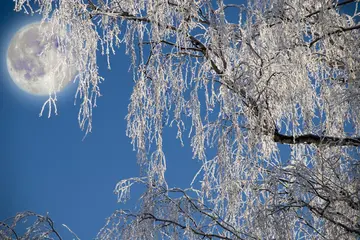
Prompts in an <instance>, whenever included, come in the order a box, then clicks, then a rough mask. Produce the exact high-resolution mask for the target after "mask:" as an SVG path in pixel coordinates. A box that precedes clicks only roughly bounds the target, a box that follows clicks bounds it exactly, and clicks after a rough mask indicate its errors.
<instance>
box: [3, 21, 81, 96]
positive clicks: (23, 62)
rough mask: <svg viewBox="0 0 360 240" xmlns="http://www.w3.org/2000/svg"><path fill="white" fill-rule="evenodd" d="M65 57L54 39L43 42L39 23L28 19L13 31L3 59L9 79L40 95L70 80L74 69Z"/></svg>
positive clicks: (63, 85)
mask: <svg viewBox="0 0 360 240" xmlns="http://www.w3.org/2000/svg"><path fill="white" fill-rule="evenodd" d="M41 27H46V25H45V24H44V25H42V26H41ZM66 60H67V58H66V55H65V53H64V51H60V50H59V44H58V40H57V39H56V38H54V39H53V40H52V41H50V43H49V42H47V43H45V42H44V41H43V36H42V35H41V32H40V23H32V24H29V25H26V26H25V27H23V28H21V29H20V30H19V31H18V32H16V34H15V35H14V37H13V38H12V40H11V43H10V45H9V48H8V51H7V59H6V62H7V68H8V71H9V74H10V76H11V78H12V80H13V81H14V82H15V84H16V85H17V86H18V87H19V88H20V89H22V90H23V91H25V92H27V93H29V94H32V95H40V96H41V95H48V94H49V93H54V92H59V91H61V90H62V89H63V88H64V87H65V86H66V85H67V84H68V83H69V82H70V81H71V80H72V78H73V76H74V75H75V71H74V68H73V67H71V66H70V64H69V63H67V62H66Z"/></svg>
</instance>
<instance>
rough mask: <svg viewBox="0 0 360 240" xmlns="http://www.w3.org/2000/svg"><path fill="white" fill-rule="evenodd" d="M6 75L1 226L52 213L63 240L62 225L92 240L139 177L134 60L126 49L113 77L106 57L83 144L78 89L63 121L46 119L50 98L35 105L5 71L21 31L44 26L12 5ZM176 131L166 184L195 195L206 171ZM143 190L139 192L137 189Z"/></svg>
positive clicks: (66, 100)
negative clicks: (197, 178)
mask: <svg viewBox="0 0 360 240" xmlns="http://www.w3.org/2000/svg"><path fill="white" fill-rule="evenodd" d="M0 11H1V15H0V16H1V21H0V24H1V25H0V26H1V33H2V35H1V38H0V43H1V45H0V51H1V61H0V63H1V74H0V115H1V118H0V142H1V144H0V220H3V219H5V218H7V217H10V216H13V215H15V214H16V213H17V212H19V211H24V210H31V211H34V212H37V213H39V214H46V212H49V214H50V217H51V218H52V219H53V220H54V221H55V226H56V228H57V229H58V230H59V232H60V233H61V234H62V235H63V238H64V239H70V238H69V235H67V234H66V232H67V231H66V230H65V229H64V228H63V227H62V226H61V224H62V223H64V224H66V225H68V226H69V227H70V228H71V229H72V230H73V231H74V232H75V233H77V235H78V236H79V237H80V238H81V239H92V238H94V237H95V236H96V234H97V232H98V231H99V230H100V228H101V227H103V225H104V224H105V218H106V217H109V216H110V215H111V213H112V212H113V211H115V210H116V209H118V208H121V207H125V208H131V205H133V204H134V203H135V202H136V196H139V194H140V190H139V191H133V192H132V196H134V198H132V199H131V201H130V203H129V205H127V206H124V205H121V204H117V201H116V200H117V199H116V195H114V194H113V190H114V187H115V184H116V183H117V182H118V181H119V180H121V179H124V178H128V177H134V176H139V168H138V166H137V164H136V152H133V151H132V146H131V144H130V139H129V138H127V137H126V136H125V130H126V121H125V120H124V118H125V115H126V114H127V105H128V103H129V98H130V94H131V91H132V87H133V81H132V73H131V72H128V69H129V57H128V56H126V55H125V54H124V49H120V50H119V51H118V52H117V55H116V56H115V57H114V58H112V67H113V69H112V70H111V71H108V70H107V68H106V59H105V58H104V57H101V56H99V66H100V74H101V75H102V76H104V77H105V79H106V80H105V82H104V83H103V84H101V91H102V94H103V97H101V98H100V99H99V101H98V107H97V108H96V109H95V110H94V114H93V115H94V118H93V133H91V134H90V135H88V136H87V137H86V139H85V140H84V141H82V138H83V136H84V132H81V130H80V129H79V126H78V123H77V112H78V106H74V105H73V102H74V101H73V100H74V97H73V96H74V93H75V85H73V86H71V87H70V88H68V89H67V90H66V91H65V92H64V93H63V94H60V97H59V101H58V110H59V115H58V116H53V117H51V118H50V119H48V118H47V117H42V118H39V116H38V115H39V111H40V109H41V106H42V103H43V101H44V100H46V99H44V98H39V97H32V96H29V95H27V94H26V93H23V92H21V90H19V89H17V87H16V86H15V85H14V83H13V82H12V80H11V79H10V76H9V74H8V72H7V69H6V50H7V47H8V45H9V42H10V40H11V37H12V36H13V35H14V34H15V32H16V31H17V30H18V29H20V28H21V27H22V26H24V25H26V24H28V23H31V22H33V21H37V20H39V19H40V17H39V16H34V17H31V16H29V15H25V14H23V13H15V12H13V3H12V1H9V0H7V1H3V2H2V4H1V9H0ZM175 136H176V129H175V128H172V129H169V128H167V129H166V130H165V141H164V145H165V146H164V147H165V154H166V157H167V160H168V163H167V167H168V170H167V173H166V177H167V180H168V183H169V185H170V186H173V187H188V186H189V184H190V182H191V180H192V176H193V175H194V174H195V172H196V171H197V170H198V167H199V166H200V165H199V164H198V163H197V161H196V160H193V159H192V154H191V150H190V149H189V148H188V147H187V148H186V147H185V148H181V147H180V143H179V141H178V140H176V139H175ZM135 190H136V189H135Z"/></svg>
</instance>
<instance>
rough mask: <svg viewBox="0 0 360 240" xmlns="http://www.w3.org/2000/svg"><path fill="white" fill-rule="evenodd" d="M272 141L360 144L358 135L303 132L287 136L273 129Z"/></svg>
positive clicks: (334, 144) (337, 144)
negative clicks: (348, 136)
mask: <svg viewBox="0 0 360 240" xmlns="http://www.w3.org/2000/svg"><path fill="white" fill-rule="evenodd" d="M274 141H275V142H278V143H284V144H300V143H304V144H316V145H321V144H322V145H330V146H355V147H359V146H360V137H358V138H340V137H330V136H318V135H315V134H304V135H299V136H288V135H284V134H281V133H279V132H278V131H277V130H275V133H274Z"/></svg>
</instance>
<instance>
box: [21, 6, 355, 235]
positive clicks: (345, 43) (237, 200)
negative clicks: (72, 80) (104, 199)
mask: <svg viewBox="0 0 360 240" xmlns="http://www.w3.org/2000/svg"><path fill="white" fill-rule="evenodd" d="M358 5H359V2H358V1H357V0H347V1H345V0H344V1H337V0H292V1H290V0H249V1H230V0H229V1H224V0H216V1H215V0H214V1H212V0H135V1H128V0H106V1H105V0H98V1H95V0H61V1H60V0H55V1H50V0H34V1H30V0H15V10H16V11H23V10H25V11H27V12H29V13H34V12H39V13H40V14H42V16H43V21H44V22H48V23H49V25H51V26H52V28H53V31H51V32H48V33H46V34H45V35H46V36H45V37H49V38H51V37H52V34H55V33H56V32H57V31H60V30H62V31H64V29H66V31H67V32H68V34H67V37H66V38H63V39H60V40H59V43H60V44H62V45H63V46H66V47H64V49H66V51H68V56H69V61H72V63H73V64H74V66H76V68H77V70H78V73H79V74H78V75H77V78H76V81H77V83H78V88H77V94H76V98H77V99H78V101H80V109H79V124H80V127H81V129H83V130H85V132H86V133H88V132H90V131H91V129H92V121H91V120H92V107H94V106H95V105H96V103H97V101H96V100H97V97H98V96H100V88H99V83H100V82H101V81H102V78H101V76H99V74H98V66H97V65H96V58H97V57H98V56H99V55H100V54H102V55H104V57H106V58H107V59H108V67H109V68H111V55H113V54H115V51H116V49H117V48H118V47H120V46H122V45H124V46H125V47H126V52H127V54H128V55H129V56H130V58H131V63H132V69H133V76H134V88H133V92H132V95H131V102H130V104H129V106H128V115H127V117H126V118H127V121H128V126H127V132H126V134H127V135H128V136H129V137H130V138H131V140H132V143H133V145H134V148H135V149H136V151H137V153H138V160H139V164H140V167H141V168H142V169H143V171H142V172H143V175H141V176H140V177H137V178H132V179H125V180H123V181H121V182H119V183H118V184H117V186H116V189H115V193H116V194H118V201H119V202H123V201H126V200H127V199H128V198H129V191H130V188H131V187H132V186H133V185H134V184H144V185H146V186H147V190H146V192H145V193H144V195H143V197H142V198H141V202H140V205H139V210H138V211H134V212H130V211H125V210H118V211H115V212H114V214H113V215H112V216H111V217H110V218H109V219H108V221H107V223H106V225H105V226H104V228H103V229H101V230H100V232H99V234H98V236H97V237H98V238H99V239H154V238H156V239H357V238H358V237H359V236H360V180H359V178H360V162H359V161H360V160H359V159H360V157H359V146H360V107H359V106H360V104H359V103H360V101H359V100H360V57H359V56H360V40H359V39H360V31H359V29H360V24H359V23H358V20H359V18H360V16H359V15H360V13H359V12H360V11H359V9H358ZM98 46H100V47H99V49H98ZM75 56H76V57H75ZM115 80H117V79H112V81H115ZM122 81H125V79H122ZM53 94H54V93H50V95H51V96H52V95H53ZM168 126H172V127H175V128H177V135H176V136H174V137H176V138H178V139H179V141H180V142H181V143H182V142H183V141H182V139H183V136H187V135H189V137H190V139H191V140H190V142H191V144H190V145H191V146H190V147H191V148H192V151H193V157H194V158H195V159H197V160H198V161H200V162H201V163H202V166H201V168H200V169H199V171H198V173H197V174H196V176H194V180H193V183H192V185H191V186H189V188H188V189H177V188H172V187H171V186H169V185H168V183H167V182H166V179H165V177H164V173H165V171H166V161H167V160H166V158H165V154H164V152H163V136H162V133H163V129H164V128H165V127H168ZM285 146H287V147H288V148H289V149H290V154H282V150H283V149H284V147H285ZM209 148H214V149H215V150H216V154H214V155H213V156H209V154H207V153H208V149H209ZM285 156H286V157H285ZM168 161H171V159H168Z"/></svg>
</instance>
